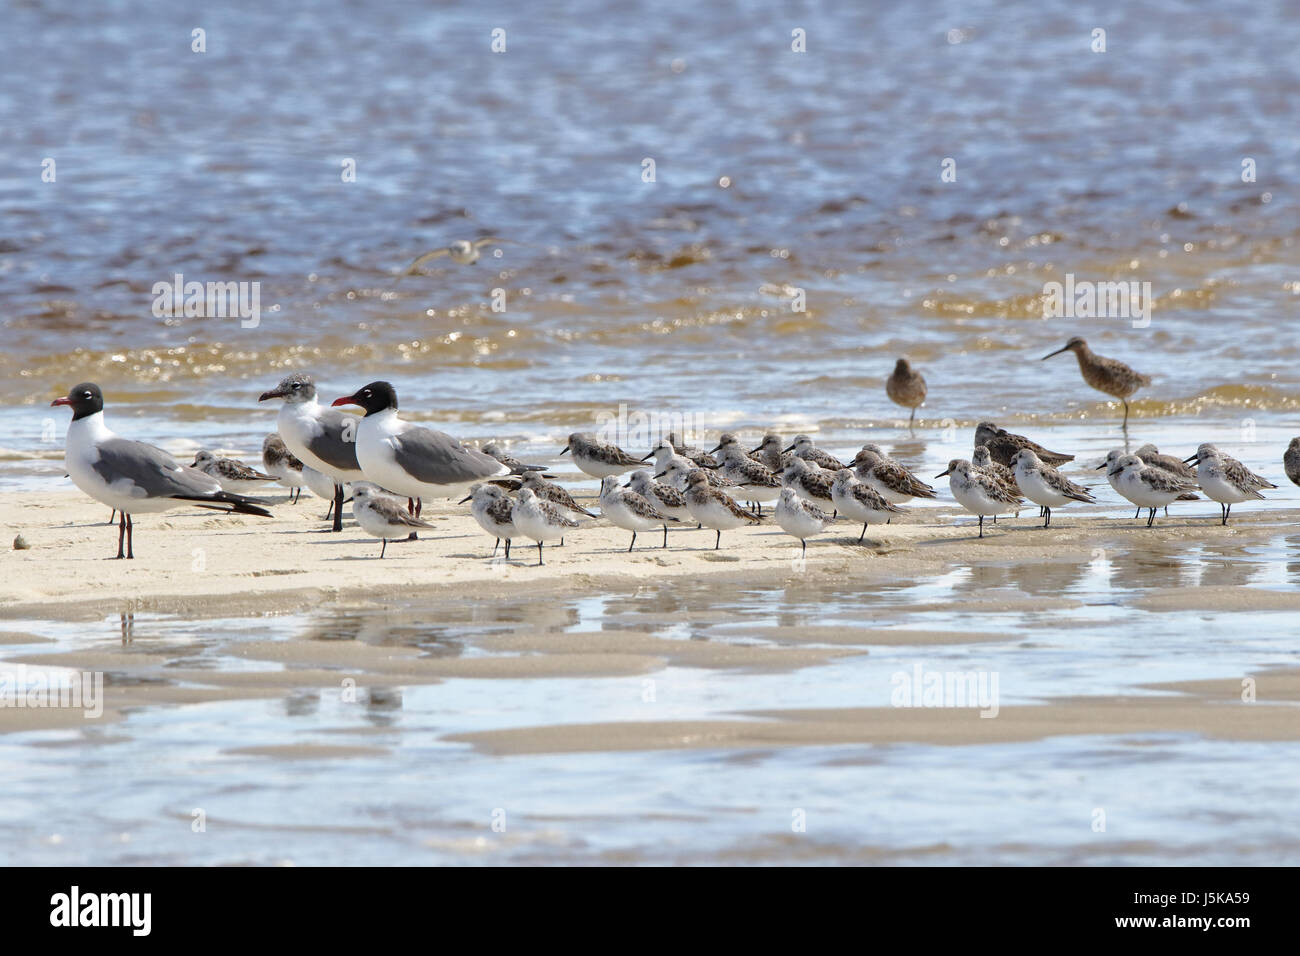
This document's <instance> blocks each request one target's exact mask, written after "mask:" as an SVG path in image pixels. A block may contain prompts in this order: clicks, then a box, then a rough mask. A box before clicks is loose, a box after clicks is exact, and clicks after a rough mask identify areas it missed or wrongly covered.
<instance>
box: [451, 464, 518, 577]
mask: <svg viewBox="0 0 1300 956" xmlns="http://www.w3.org/2000/svg"><path fill="white" fill-rule="evenodd" d="M502 464H504V462H502ZM467 501H468V502H470V506H469V513H470V514H471V515H473V516H474V520H475V521H477V522H478V526H479V527H480V528H482V529H483V530H484V531H486V532H487V533H488V534H490V535H492V537H494V538H496V544H494V545H492V555H490V556H492V557H495V555H496V553H497V548H499V547H501V542H502V541H504V542H505V543H506V560H507V561H509V560H510V539H511V538H514V537H517V536H518V534H519V529H518V528H516V527H515V521H514V507H515V502H514V499H513V498H511V497H510V495H508V494H507V493H506V490H505V489H504V488H501V487H499V486H498V485H493V484H489V483H487V482H484V483H483V484H481V485H475V486H474V487H473V488H471V489H470V490H469V494H468V495H466V496H465V497H464V498H462V499H461V500H460V501H459V504H462V505H463V504H464V503H465V502H467Z"/></svg>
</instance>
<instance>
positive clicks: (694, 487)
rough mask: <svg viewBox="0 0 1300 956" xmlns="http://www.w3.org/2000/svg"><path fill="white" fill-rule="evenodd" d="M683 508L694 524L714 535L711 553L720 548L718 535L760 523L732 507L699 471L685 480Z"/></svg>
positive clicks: (742, 509)
mask: <svg viewBox="0 0 1300 956" xmlns="http://www.w3.org/2000/svg"><path fill="white" fill-rule="evenodd" d="M686 507H687V509H689V510H690V512H691V517H692V518H694V519H695V520H696V521H697V522H698V523H700V524H702V525H703V526H704V527H706V528H712V529H713V530H714V531H716V532H717V533H718V534H717V538H716V539H715V540H714V542H713V550H714V551H716V550H718V548H720V547H722V532H724V531H730V530H731V529H732V528H739V527H740V526H741V525H745V524H758V523H759V521H761V520H762V519H761V518H759V516H758V515H756V514H754V513H753V512H750V511H746V510H745V509H744V508H742V507H740V505H738V504H736V502H735V501H734V500H733V499H732V498H731V496H730V495H728V494H726V493H725V492H722V491H719V490H718V489H717V488H714V487H713V486H712V485H710V484H709V479H708V478H707V477H706V475H705V472H704V469H702V468H695V469H692V470H691V471H690V473H689V474H687V476H686Z"/></svg>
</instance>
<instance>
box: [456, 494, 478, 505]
mask: <svg viewBox="0 0 1300 956" xmlns="http://www.w3.org/2000/svg"><path fill="white" fill-rule="evenodd" d="M473 497H474V496H473V495H466V496H465V497H464V498H461V499H460V501H458V502H456V504H458V505H463V504H464V503H465V502H467V501H469V500H470V499H471V498H473Z"/></svg>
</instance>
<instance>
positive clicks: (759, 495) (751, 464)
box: [713, 432, 781, 517]
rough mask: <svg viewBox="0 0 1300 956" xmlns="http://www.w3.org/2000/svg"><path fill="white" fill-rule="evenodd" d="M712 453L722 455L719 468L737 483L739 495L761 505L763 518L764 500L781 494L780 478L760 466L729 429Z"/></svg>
mask: <svg viewBox="0 0 1300 956" xmlns="http://www.w3.org/2000/svg"><path fill="white" fill-rule="evenodd" d="M713 452H716V453H717V454H719V455H721V463H720V464H719V466H718V470H719V471H720V472H721V473H722V477H724V478H726V479H727V480H728V481H733V482H735V483H736V485H737V486H738V487H737V490H736V492H735V494H736V496H737V497H740V498H743V499H744V500H745V501H752V502H753V503H754V504H756V505H758V509H757V511H758V514H759V516H760V517H762V514H763V502H765V501H776V499H777V498H779V497H780V496H781V479H780V478H778V477H777V476H776V475H774V474H772V472H771V471H770V470H769V469H768V467H767V466H766V465H760V464H759V463H758V462H756V461H754V459H752V458H750V457H749V455H748V454H746V453H745V449H743V448H741V447H740V442H739V441H737V440H736V436H735V435H733V434H731V433H730V432H727V433H725V434H723V436H722V438H721V439H720V440H719V442H718V447H717V448H715V449H713Z"/></svg>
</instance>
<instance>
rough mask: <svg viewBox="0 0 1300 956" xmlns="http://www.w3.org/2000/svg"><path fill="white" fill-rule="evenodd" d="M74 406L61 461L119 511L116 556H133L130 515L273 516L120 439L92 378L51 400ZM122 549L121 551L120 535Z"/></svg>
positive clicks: (155, 451) (162, 455) (154, 451)
mask: <svg viewBox="0 0 1300 956" xmlns="http://www.w3.org/2000/svg"><path fill="white" fill-rule="evenodd" d="M50 405H51V406H55V405H67V406H69V407H70V408H71V409H72V423H71V424H69V425H68V437H67V442H66V445H65V449H64V454H63V465H64V468H66V469H67V472H68V477H69V478H71V479H72V483H73V484H74V485H76V486H77V487H78V488H80V489H81V490H82V491H83V492H85V493H86V494H88V495H90V497H92V498H94V499H95V500H96V501H100V502H103V503H104V504H106V505H108V506H109V507H110V508H114V509H116V510H117V511H118V512H120V514H121V517H120V518H119V519H118V530H117V556H118V557H119V558H123V557H125V558H134V557H135V551H134V548H133V539H134V524H133V522H132V520H131V516H132V515H136V514H149V513H152V512H157V511H167V510H169V509H171V508H183V507H185V506H187V505H198V506H199V507H200V508H213V509H216V510H218V511H235V512H238V513H239V514H248V515H258V516H260V517H263V518H269V517H271V513H270V512H269V511H267V510H265V509H263V508H259V507H257V506H256V505H257V504H258V502H256V501H255V499H251V498H245V497H243V496H242V495H236V494H232V493H231V492H229V491H225V490H223V489H222V487H221V484H220V482H218V481H217V479H215V478H213V477H212V476H211V475H205V474H204V473H203V472H201V471H198V470H196V469H194V468H189V467H187V466H185V465H182V464H181V463H180V462H178V461H177V460H176V459H175V458H173V457H172V456H171V455H169V454H167V452H165V451H163V450H162V449H161V448H155V447H154V446H153V445H146V444H145V443H144V442H140V441H132V440H131V439H129V438H122V437H121V436H120V435H118V434H117V433H115V432H114V431H112V429H110V428H109V427H108V426H107V425H105V424H104V393H103V392H102V391H100V388H99V386H98V385H96V384H95V383H94V382H82V383H81V384H80V385H74V386H73V387H72V388H71V389H70V390H69V391H68V394H67V395H65V396H64V397H62V398H56V399H55V400H54V401H52V402H50ZM124 538H125V541H126V552H125V554H124V553H123V551H122V543H123V539H124Z"/></svg>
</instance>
